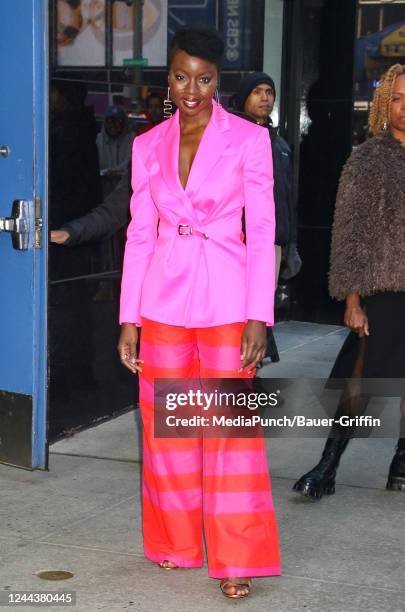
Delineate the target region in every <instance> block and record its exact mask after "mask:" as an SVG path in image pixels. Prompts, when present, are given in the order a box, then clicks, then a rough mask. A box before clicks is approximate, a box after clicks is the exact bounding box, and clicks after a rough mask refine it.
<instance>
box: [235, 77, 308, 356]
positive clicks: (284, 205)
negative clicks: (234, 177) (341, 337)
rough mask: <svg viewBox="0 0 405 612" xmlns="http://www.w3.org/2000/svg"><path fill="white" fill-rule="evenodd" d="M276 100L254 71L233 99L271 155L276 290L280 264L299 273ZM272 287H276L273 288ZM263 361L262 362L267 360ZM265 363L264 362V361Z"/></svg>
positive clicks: (288, 272) (272, 347)
mask: <svg viewBox="0 0 405 612" xmlns="http://www.w3.org/2000/svg"><path fill="white" fill-rule="evenodd" d="M275 99H276V87H275V84H274V81H273V79H272V78H271V77H270V76H269V75H268V74H266V73H265V72H253V73H251V74H249V75H247V76H246V77H245V78H244V79H243V80H242V81H241V83H240V85H239V90H238V93H237V95H236V96H235V105H236V111H237V113H238V114H239V115H241V116H242V117H245V119H249V120H250V121H254V122H255V123H258V124H259V125H262V126H263V127H265V128H266V129H268V131H269V136H270V140H271V145H272V152H273V176H274V202H275V206H276V238H275V244H276V275H275V278H276V287H277V282H278V277H279V273H280V266H281V265H282V267H283V269H282V276H283V278H284V279H285V280H287V279H289V278H292V277H293V276H295V275H296V274H298V272H299V270H300V267H301V260H300V257H299V255H298V252H297V246H296V243H297V210H296V205H295V202H294V198H293V193H292V163H291V150H290V147H289V146H288V144H287V143H286V141H285V140H284V138H282V137H281V136H279V134H278V132H277V129H276V128H275V127H273V124H272V121H271V119H270V115H271V113H272V111H273V107H274V102H275ZM276 287H275V288H276ZM269 357H271V360H272V361H278V360H279V357H278V351H277V346H276V344H275V341H274V338H273V334H272V331H271V328H269V329H268V338H267V352H266V358H269ZM266 358H265V359H266ZM264 363H265V361H264Z"/></svg>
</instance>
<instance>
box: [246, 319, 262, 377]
mask: <svg viewBox="0 0 405 612" xmlns="http://www.w3.org/2000/svg"><path fill="white" fill-rule="evenodd" d="M266 346H267V330H266V323H263V321H248V322H247V323H246V325H245V329H244V330H243V334H242V345H241V356H240V358H241V366H240V368H239V372H242V370H243V369H244V368H245V367H247V373H248V374H250V372H252V371H253V370H254V369H255V367H256V366H257V364H258V363H259V362H260V361H262V359H263V358H264V356H265V354H266Z"/></svg>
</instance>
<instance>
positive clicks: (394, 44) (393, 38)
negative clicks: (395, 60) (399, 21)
mask: <svg viewBox="0 0 405 612" xmlns="http://www.w3.org/2000/svg"><path fill="white" fill-rule="evenodd" d="M380 46H381V55H382V56H384V57H404V56H405V23H404V25H402V26H401V27H400V28H398V29H397V30H394V31H393V32H391V34H388V36H386V37H385V38H383V39H382V41H381V43H380Z"/></svg>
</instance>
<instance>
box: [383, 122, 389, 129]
mask: <svg viewBox="0 0 405 612" xmlns="http://www.w3.org/2000/svg"><path fill="white" fill-rule="evenodd" d="M383 130H384V132H386V131H387V130H388V121H387V120H385V121H384V123H383Z"/></svg>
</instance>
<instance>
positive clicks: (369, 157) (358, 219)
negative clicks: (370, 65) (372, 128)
mask: <svg viewBox="0 0 405 612" xmlns="http://www.w3.org/2000/svg"><path fill="white" fill-rule="evenodd" d="M382 291H405V147H403V146H402V145H401V143H400V141H399V140H397V139H395V138H394V137H393V136H392V135H391V134H390V133H384V134H382V135H381V136H375V137H374V138H370V139H369V140H367V141H366V142H364V143H362V144H361V145H360V146H359V147H357V148H356V149H354V151H353V152H352V154H351V156H350V158H349V159H348V161H347V162H346V165H345V167H344V168H343V172H342V175H341V178H340V182H339V189H338V194H337V200H336V209H335V217H334V222H333V227H332V247H331V260H330V271H329V292H330V294H331V296H332V297H334V298H336V299H338V300H343V299H344V298H345V297H346V296H347V295H348V294H349V293H359V294H360V295H361V296H367V295H372V294H374V293H377V292H382Z"/></svg>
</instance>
